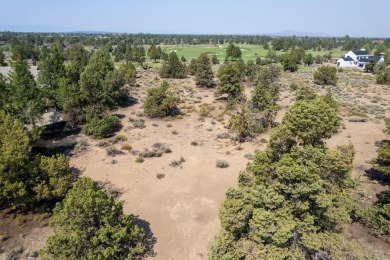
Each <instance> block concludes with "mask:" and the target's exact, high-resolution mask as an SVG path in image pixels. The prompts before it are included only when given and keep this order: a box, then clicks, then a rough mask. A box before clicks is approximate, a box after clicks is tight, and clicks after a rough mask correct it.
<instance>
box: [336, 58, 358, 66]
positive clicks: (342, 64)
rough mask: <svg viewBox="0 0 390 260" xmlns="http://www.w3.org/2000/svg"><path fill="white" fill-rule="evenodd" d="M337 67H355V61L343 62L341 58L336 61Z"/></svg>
mask: <svg viewBox="0 0 390 260" xmlns="http://www.w3.org/2000/svg"><path fill="white" fill-rule="evenodd" d="M337 67H341V68H348V67H349V68H352V67H356V64H355V61H345V60H344V59H343V58H340V59H338V60H337Z"/></svg>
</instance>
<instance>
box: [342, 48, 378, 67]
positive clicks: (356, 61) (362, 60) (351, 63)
mask: <svg viewBox="0 0 390 260" xmlns="http://www.w3.org/2000/svg"><path fill="white" fill-rule="evenodd" d="M371 59H375V60H376V61H377V62H383V61H384V60H385V59H384V58H383V56H374V55H370V54H368V53H367V52H366V50H364V49H361V50H353V51H349V52H347V53H346V54H345V55H344V57H343V58H340V59H338V60H337V67H341V68H348V67H349V68H362V69H364V68H365V67H366V64H367V63H369V62H370V60H371Z"/></svg>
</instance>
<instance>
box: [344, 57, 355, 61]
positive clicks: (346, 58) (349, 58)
mask: <svg viewBox="0 0 390 260" xmlns="http://www.w3.org/2000/svg"><path fill="white" fill-rule="evenodd" d="M342 59H343V60H344V61H354V59H352V58H351V57H345V58H342Z"/></svg>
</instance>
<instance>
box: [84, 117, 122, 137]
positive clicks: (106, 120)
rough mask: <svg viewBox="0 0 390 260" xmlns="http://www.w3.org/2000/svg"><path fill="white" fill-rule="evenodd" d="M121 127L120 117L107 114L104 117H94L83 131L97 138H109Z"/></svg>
mask: <svg viewBox="0 0 390 260" xmlns="http://www.w3.org/2000/svg"><path fill="white" fill-rule="evenodd" d="M120 128H121V124H120V121H119V118H118V117H116V116H111V115H105V116H103V117H102V118H98V117H95V118H93V119H92V120H91V121H90V122H89V123H87V124H86V125H84V127H83V131H84V132H85V133H86V134H87V135H92V136H93V137H95V138H107V137H111V136H113V135H114V134H115V132H116V131H118V130H119V129H120Z"/></svg>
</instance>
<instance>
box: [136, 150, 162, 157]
mask: <svg viewBox="0 0 390 260" xmlns="http://www.w3.org/2000/svg"><path fill="white" fill-rule="evenodd" d="M162 154H163V153H162V152H161V151H160V150H157V149H153V150H149V149H148V148H146V149H145V150H144V151H142V152H140V153H139V155H140V156H142V157H144V158H151V157H161V156H162Z"/></svg>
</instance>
